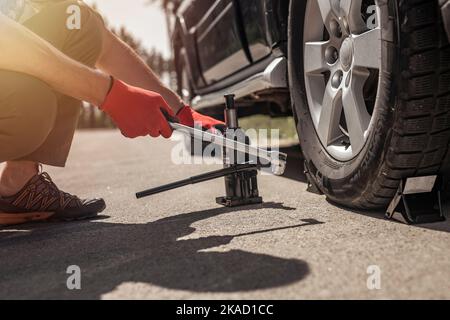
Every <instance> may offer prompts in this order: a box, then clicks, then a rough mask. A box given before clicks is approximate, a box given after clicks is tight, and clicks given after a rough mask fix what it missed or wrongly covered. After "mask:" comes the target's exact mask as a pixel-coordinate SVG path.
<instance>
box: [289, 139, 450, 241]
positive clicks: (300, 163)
mask: <svg viewBox="0 0 450 320" xmlns="http://www.w3.org/2000/svg"><path fill="white" fill-rule="evenodd" d="M280 151H281V152H284V153H286V154H287V155H288V162H287V167H286V172H285V173H284V175H283V177H285V178H288V179H291V180H296V181H299V182H302V183H307V178H306V176H305V174H304V158H303V154H302V151H301V148H300V146H296V145H294V146H289V147H286V148H281V149H280ZM302 187H303V186H301V185H300V186H299V188H302ZM304 188H305V189H306V185H305V186H304ZM325 199H326V198H325ZM324 201H327V202H329V203H330V204H331V205H333V206H336V207H338V208H341V209H343V210H345V211H347V212H348V213H350V214H359V215H363V216H366V217H369V218H373V219H379V220H385V217H384V212H383V211H379V210H378V211H374V210H372V211H370V210H369V211H364V210H354V209H349V208H347V207H344V206H341V205H339V204H336V203H334V202H332V201H329V200H328V199H326V200H324ZM443 211H444V214H445V215H446V217H447V221H445V222H441V223H430V224H421V225H415V226H411V227H412V228H423V229H429V230H435V231H440V232H448V233H450V201H447V204H444V207H443ZM392 223H403V222H401V221H397V220H392Z"/></svg>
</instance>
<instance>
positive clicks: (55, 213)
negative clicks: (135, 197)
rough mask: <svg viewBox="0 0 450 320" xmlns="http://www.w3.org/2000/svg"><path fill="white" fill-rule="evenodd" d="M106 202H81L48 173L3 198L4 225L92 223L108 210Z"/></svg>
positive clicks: (1, 214) (0, 220) (0, 203)
mask: <svg viewBox="0 0 450 320" xmlns="http://www.w3.org/2000/svg"><path fill="white" fill-rule="evenodd" d="M105 208H106V204H105V201H104V200H103V199H92V200H81V199H79V198H78V197H76V196H73V195H71V194H68V193H66V192H63V191H61V190H59V189H58V187H57V186H56V185H55V183H54V182H53V181H52V179H51V178H50V176H49V175H48V173H46V172H43V173H39V174H37V175H35V176H34V177H33V178H31V180H30V181H29V182H28V183H27V184H26V185H25V186H24V187H23V188H22V190H21V191H19V192H18V193H17V194H16V195H14V196H11V197H0V225H13V224H20V223H26V222H30V221H49V220H50V221H74V220H83V219H89V218H93V217H95V216H97V215H98V214H99V213H100V212H102V211H103V210H105Z"/></svg>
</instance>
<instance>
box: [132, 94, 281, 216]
mask: <svg viewBox="0 0 450 320" xmlns="http://www.w3.org/2000/svg"><path fill="white" fill-rule="evenodd" d="M225 102H226V103H225V123H226V126H227V129H226V132H225V134H224V135H220V134H212V133H210V132H205V131H203V130H200V129H195V128H191V127H188V126H184V125H182V124H180V123H178V122H177V119H174V118H171V117H168V120H169V124H170V126H171V127H172V129H173V130H175V131H177V132H180V133H182V134H184V135H186V136H188V137H189V138H193V139H195V140H197V141H201V142H202V143H210V144H213V145H216V146H219V147H220V148H222V150H223V152H222V156H223V162H224V168H223V169H221V170H217V171H212V172H208V173H205V174H201V175H198V176H195V177H191V178H188V179H184V180H180V181H176V182H173V183H169V184H166V185H163V186H159V187H156V188H152V189H149V190H145V191H142V192H139V193H137V194H136V197H137V198H138V199H140V198H144V197H148V196H151V195H154V194H158V193H161V192H165V191H169V190H173V189H176V188H180V187H184V186H187V185H191V184H197V183H201V182H205V181H210V180H213V179H218V178H225V192H226V195H225V196H223V197H218V198H217V199H216V202H217V203H218V204H221V205H224V206H226V207H236V206H243V205H250V204H258V203H262V198H261V197H260V195H259V190H258V182H257V175H258V170H261V169H262V168H271V170H272V173H273V174H274V175H282V174H283V173H284V171H285V169H286V161H287V155H286V154H284V153H281V152H277V151H269V150H265V149H261V148H257V147H254V146H251V145H250V144H249V141H248V140H246V141H245V142H243V141H242V139H237V138H238V137H239V136H241V137H242V135H239V134H236V133H237V132H239V130H240V128H239V122H238V116H237V110H236V107H235V101H234V95H226V96H225ZM241 132H242V131H241ZM242 155H243V156H244V157H242ZM242 158H244V161H241V160H242ZM249 158H250V159H251V160H249V161H246V160H248V159H249Z"/></svg>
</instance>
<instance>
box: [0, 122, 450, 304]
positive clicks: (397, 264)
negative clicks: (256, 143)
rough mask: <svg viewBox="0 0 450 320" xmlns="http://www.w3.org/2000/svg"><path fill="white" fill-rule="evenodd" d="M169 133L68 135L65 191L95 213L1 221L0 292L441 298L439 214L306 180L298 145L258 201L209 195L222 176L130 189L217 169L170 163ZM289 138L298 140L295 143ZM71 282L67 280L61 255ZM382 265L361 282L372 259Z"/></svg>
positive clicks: (445, 227)
mask: <svg viewBox="0 0 450 320" xmlns="http://www.w3.org/2000/svg"><path fill="white" fill-rule="evenodd" d="M175 144H176V143H175V142H167V141H164V140H151V139H138V140H135V141H129V140H126V139H122V138H121V137H120V134H119V133H118V132H115V131H97V132H95V131H91V132H82V133H79V134H78V135H77V136H76V139H75V143H74V147H73V151H72V154H71V157H70V160H69V163H68V165H67V168H65V169H54V168H45V169H46V170H48V171H49V172H50V173H51V174H52V176H53V178H54V180H55V181H56V183H57V184H58V185H59V186H60V187H62V188H63V189H65V190H66V191H69V192H73V193H77V194H79V195H80V196H86V197H87V196H99V197H104V198H105V199H106V200H107V202H108V208H107V210H106V211H105V212H104V214H105V216H103V217H102V219H99V220H95V221H86V222H75V223H62V224H61V223H52V224H45V223H44V224H42V223H41V224H34V225H31V224H30V225H24V226H20V227H9V228H0V257H1V258H0V259H1V260H0V298H2V299H5V298H6V299H16V298H18V299H25V298H37V299H47V298H50V299H55V298H63V299H75V298H87V299H121V298H126V299H168V298H170V299H197V298H199V299H219V298H220V299H340V298H356V299H362V298H369V299H381V298H388V299H403V298H413V299H417V298H446V299H450V233H449V232H450V223H449V222H446V223H440V224H433V225H427V226H417V227H412V226H407V225H404V224H400V223H395V222H392V221H386V220H384V219H383V214H382V213H367V212H352V211H350V210H347V209H344V208H338V207H336V206H334V205H332V204H330V203H328V202H327V201H326V199H325V198H324V197H323V196H317V195H314V194H311V193H307V192H306V191H305V189H306V185H305V183H304V181H305V180H304V177H303V176H302V175H301V171H302V169H301V160H300V159H299V157H300V155H299V153H295V152H294V153H293V154H291V157H290V162H289V168H288V171H287V177H270V176H262V177H260V180H259V182H260V190H261V194H262V196H263V197H264V200H265V201H266V202H265V204H264V205H257V206H250V207H246V208H240V209H235V210H231V209H225V208H221V207H219V206H218V205H216V204H215V200H214V199H215V197H216V196H221V195H223V189H224V188H223V181H222V180H217V181H212V182H208V183H204V184H202V185H197V186H192V187H186V188H183V189H180V190H178V191H172V192H168V193H165V194H161V195H157V196H154V197H151V198H147V199H143V200H136V199H135V197H134V193H135V192H136V191H140V190H142V189H145V188H147V187H151V186H156V185H159V184H162V183H167V182H171V181H173V180H176V179H180V178H182V177H187V176H190V175H193V174H197V173H201V172H204V171H205V170H209V169H211V170H212V169H215V168H216V166H207V165H175V164H173V163H172V161H171V151H172V148H173V146H174V145H175ZM294 149H295V148H294ZM70 265H77V266H79V267H80V269H81V290H68V289H67V286H66V281H67V278H68V277H69V274H67V273H66V270H67V268H68V266H70ZM373 265H375V266H378V267H379V268H380V271H381V277H380V285H381V288H380V289H379V290H369V289H368V286H367V279H368V277H369V274H368V273H367V271H368V267H369V266H373Z"/></svg>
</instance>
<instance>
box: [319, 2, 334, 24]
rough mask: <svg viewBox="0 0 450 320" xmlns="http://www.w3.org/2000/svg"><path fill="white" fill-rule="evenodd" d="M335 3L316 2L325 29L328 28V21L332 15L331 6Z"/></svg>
mask: <svg viewBox="0 0 450 320" xmlns="http://www.w3.org/2000/svg"><path fill="white" fill-rule="evenodd" d="M335 2H336V0H317V5H318V6H319V10H320V15H321V16H322V21H323V23H324V24H325V26H326V27H328V20H329V18H330V16H331V14H333V5H334V3H335Z"/></svg>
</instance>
